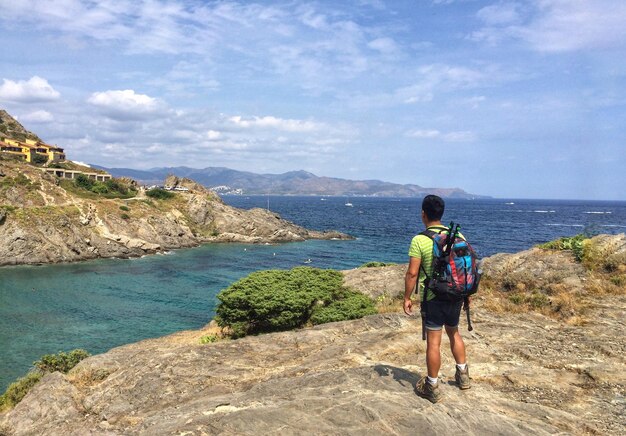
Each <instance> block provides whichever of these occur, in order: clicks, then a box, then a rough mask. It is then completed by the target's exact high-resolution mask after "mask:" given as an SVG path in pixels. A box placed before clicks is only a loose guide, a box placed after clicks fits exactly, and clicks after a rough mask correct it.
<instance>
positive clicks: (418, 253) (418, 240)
mask: <svg viewBox="0 0 626 436" xmlns="http://www.w3.org/2000/svg"><path fill="white" fill-rule="evenodd" d="M426 230H432V231H434V232H437V233H439V232H440V231H441V230H445V233H448V232H447V230H448V228H447V227H446V226H443V225H441V226H439V225H437V226H430V227H428V228H427V229H426ZM459 236H460V237H463V235H461V233H459ZM409 257H415V258H417V259H421V260H422V266H420V270H419V274H418V276H417V287H418V289H419V291H418V295H419V299H420V301H422V298H423V295H424V281H425V280H426V276H425V275H424V271H426V274H428V276H431V275H432V273H433V240H432V239H430V238H429V237H428V236H426V235H417V236H415V237H413V239H412V240H411V246H410V247H409ZM422 267H423V268H424V270H422ZM433 298H435V294H434V293H433V291H428V294H427V295H426V299H427V300H432V299H433Z"/></svg>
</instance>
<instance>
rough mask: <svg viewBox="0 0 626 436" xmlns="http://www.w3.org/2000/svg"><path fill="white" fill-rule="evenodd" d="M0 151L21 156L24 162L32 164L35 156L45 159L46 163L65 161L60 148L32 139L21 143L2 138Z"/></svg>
mask: <svg viewBox="0 0 626 436" xmlns="http://www.w3.org/2000/svg"><path fill="white" fill-rule="evenodd" d="M0 151H1V152H3V153H9V154H13V155H18V156H21V157H23V158H24V160H26V162H32V161H33V158H34V157H35V156H37V155H39V156H43V157H45V158H46V159H47V163H51V162H59V161H62V160H65V153H64V152H63V149H62V148H61V147H57V146H56V145H50V144H46V143H44V142H41V141H34V140H32V139H26V141H24V142H22V141H17V140H15V139H9V138H3V139H2V140H0Z"/></svg>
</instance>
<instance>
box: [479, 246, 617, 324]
mask: <svg viewBox="0 0 626 436" xmlns="http://www.w3.org/2000/svg"><path fill="white" fill-rule="evenodd" d="M538 248H541V249H542V250H557V251H571V253H572V256H573V258H574V259H575V260H576V261H577V262H579V263H580V265H582V267H583V268H584V271H585V276H584V277H577V276H571V277H567V276H565V275H564V272H563V271H560V270H554V271H549V270H548V271H544V272H543V273H542V274H540V275H538V274H537V273H536V272H535V271H534V270H533V268H524V267H520V266H519V265H516V264H511V265H510V266H509V267H506V265H505V269H504V270H503V271H501V272H500V273H498V276H497V277H490V276H488V275H485V276H484V277H483V279H482V281H481V289H480V292H479V293H478V294H477V298H479V299H483V300H484V301H485V307H486V308H488V309H490V310H493V311H495V312H512V313H515V312H518V313H519V312H526V311H536V312H540V313H543V314H545V315H548V316H553V317H556V318H558V319H561V320H564V321H566V322H567V323H569V324H575V325H576V324H581V323H584V322H586V320H585V317H584V316H585V313H586V312H587V310H588V308H589V307H590V305H591V304H592V303H593V301H594V300H595V299H598V298H602V296H603V295H607V294H613V295H624V294H626V254H625V253H624V252H623V251H621V252H620V251H619V250H618V248H619V247H617V246H613V245H612V244H611V243H607V242H606V241H605V242H600V240H598V239H592V238H591V237H589V236H587V235H585V234H580V235H576V236H572V237H564V238H560V239H557V240H554V241H550V242H547V243H545V244H541V245H539V246H538ZM548 253H549V251H547V253H546V254H548ZM565 274H567V273H565ZM569 274H572V273H569ZM565 279H569V280H573V282H570V283H576V282H577V281H578V280H580V282H579V284H578V285H576V284H569V283H568V282H566V281H565Z"/></svg>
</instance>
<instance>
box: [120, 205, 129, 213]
mask: <svg viewBox="0 0 626 436" xmlns="http://www.w3.org/2000/svg"><path fill="white" fill-rule="evenodd" d="M120 210H123V211H124V212H128V211H130V207H128V206H124V205H122V206H120Z"/></svg>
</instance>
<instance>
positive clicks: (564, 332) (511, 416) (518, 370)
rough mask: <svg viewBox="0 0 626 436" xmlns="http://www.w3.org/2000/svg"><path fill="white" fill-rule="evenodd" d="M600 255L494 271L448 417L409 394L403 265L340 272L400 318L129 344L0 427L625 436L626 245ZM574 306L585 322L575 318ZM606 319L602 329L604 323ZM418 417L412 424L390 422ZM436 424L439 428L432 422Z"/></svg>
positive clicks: (49, 380) (514, 262) (415, 370)
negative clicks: (458, 429) (425, 428)
mask: <svg viewBox="0 0 626 436" xmlns="http://www.w3.org/2000/svg"><path fill="white" fill-rule="evenodd" d="M591 241H592V242H590V243H589V246H588V249H589V251H588V255H589V257H588V258H587V261H586V262H587V263H581V262H577V261H575V260H574V257H573V255H572V253H571V252H570V251H567V250H546V249H541V248H533V249H530V250H525V251H522V252H518V253H512V254H496V255H494V256H491V257H489V258H487V259H485V260H484V263H483V267H484V270H485V274H486V277H485V280H484V282H483V285H484V287H483V288H482V289H481V291H479V293H478V294H477V295H476V298H475V300H473V305H472V307H473V312H472V313H473V315H472V318H473V324H474V327H475V330H474V331H473V332H471V333H468V332H466V331H465V328H466V325H465V321H464V320H463V321H462V325H461V328H462V329H463V330H464V332H463V336H464V338H466V345H467V348H468V356H470V365H471V368H472V384H473V387H472V389H471V390H470V391H468V392H460V391H458V390H456V389H455V388H454V386H453V385H451V383H452V380H453V376H454V374H453V371H452V370H451V369H450V368H453V366H454V362H453V361H452V360H451V356H450V355H449V353H444V355H443V366H442V369H441V374H440V377H441V378H442V380H443V381H444V384H443V390H444V395H445V401H444V402H443V403H441V404H438V405H437V409H436V410H434V409H433V408H432V405H431V404H430V403H428V402H427V401H424V400H422V399H420V398H419V397H417V396H416V395H415V393H414V391H413V386H414V385H415V383H417V381H418V380H419V378H420V377H421V376H423V375H424V372H423V371H424V368H423V361H422V359H423V355H424V353H425V345H424V343H423V342H422V341H420V340H419V335H418V333H419V319H418V317H407V316H405V315H403V314H401V313H397V312H398V311H399V310H400V306H399V300H395V298H397V297H398V296H399V295H401V294H402V289H401V283H402V274H403V270H404V268H405V265H394V266H388V267H375V268H364V269H361V270H350V271H343V274H344V280H345V281H346V282H349V283H350V287H353V288H359V289H360V290H362V291H363V292H364V293H366V294H367V295H369V296H370V297H372V298H375V299H378V300H380V301H381V302H383V303H384V304H388V306H387V308H388V313H381V314H378V315H371V316H367V317H365V318H362V319H360V320H354V321H343V322H336V323H329V324H323V325H320V326H316V327H312V328H304V329H301V330H295V331H285V332H279V333H269V334H262V335H258V336H249V337H245V338H243V339H237V340H227V339H226V340H218V341H217V342H215V343H204V342H202V338H203V337H204V336H206V335H210V334H212V333H213V331H214V328H215V327H214V326H213V325H211V324H208V325H206V326H205V327H204V328H201V329H198V330H186V331H179V332H177V333H173V334H171V335H167V336H163V337H159V338H154V339H146V340H143V341H140V342H136V343H129V344H127V345H123V346H120V347H116V348H113V349H111V350H109V351H108V352H105V353H102V354H99V355H95V356H92V357H89V358H87V359H85V360H84V361H82V362H81V363H79V364H78V365H77V366H76V367H75V368H74V369H73V370H72V371H70V373H69V374H67V375H64V374H61V373H53V374H47V375H45V376H44V378H43V379H42V381H41V382H39V384H38V385H36V386H35V387H34V388H33V389H32V391H31V392H30V393H29V394H28V395H27V396H26V398H25V399H24V400H23V401H22V402H21V403H19V404H18V405H17V406H16V407H15V408H14V409H12V410H11V411H7V412H4V413H0V428H2V426H4V429H5V430H6V431H7V432H9V431H10V434H15V435H20V434H32V433H47V432H50V431H53V430H54V431H58V432H64V433H72V432H74V431H78V430H79V429H82V430H85V429H89V430H90V431H92V432H94V433H96V434H100V433H102V434H142V433H146V432H149V433H153V434H162V433H173V432H183V431H191V432H193V431H194V429H195V430H198V429H205V430H208V429H212V430H211V431H214V432H221V431H224V432H226V431H230V432H236V433H241V434H247V433H252V432H258V431H259V429H261V431H263V432H268V433H272V432H279V431H280V429H281V428H282V429H283V430H284V428H296V429H298V431H300V432H313V433H316V432H317V433H320V432H321V433H333V432H334V433H336V432H357V433H363V432H368V433H375V434H383V433H385V432H387V433H388V432H389V429H393V430H394V431H395V432H396V433H399V434H409V433H410V432H411V431H414V429H415V428H416V427H419V426H420V425H425V424H424V423H425V422H428V423H430V425H435V427H433V431H436V432H437V431H441V432H442V433H443V432H446V431H447V430H449V428H450V426H454V425H458V422H456V419H458V418H456V417H457V416H458V415H459V414H463V416H467V419H466V420H465V421H464V428H465V429H466V431H470V432H472V433H484V432H492V433H493V432H499V433H509V432H513V431H524V432H528V433H563V432H565V433H577V434H578V433H587V432H600V433H603V434H620V433H621V432H622V431H623V430H624V428H625V426H624V423H623V422H620V421H619V420H616V419H615V416H619V410H620V402H619V401H618V400H619V398H620V397H619V394H618V393H617V392H620V390H622V391H623V389H624V387H626V378H624V374H626V368H625V367H624V365H625V364H624V362H623V359H621V354H620V352H619V350H620V349H623V346H624V337H626V336H624V333H625V332H624V329H625V328H626V326H625V324H624V321H623V316H622V315H623V311H624V309H625V308H626V293H625V292H624V285H626V283H622V282H621V281H618V280H614V281H615V283H618V282H619V283H621V285H619V286H618V285H615V286H614V289H613V290H610V289H608V288H606V286H605V287H604V289H603V288H602V287H599V286H598V285H601V284H603V283H604V284H606V283H608V282H607V280H608V278H610V277H623V276H624V273H625V272H626V262H625V261H624V256H625V255H626V236H625V235H624V234H621V235H615V236H607V235H600V236H598V237H595V238H594V239H593V240H591ZM592 261H593V262H599V263H597V264H596V263H593V264H592V263H589V262H592ZM606 265H616V267H615V268H616V270H615V271H614V272H613V273H611V272H607V271H605V266H606ZM507 280H509V281H510V280H513V281H514V283H515V286H514V287H513V289H511V288H510V285H509V284H507V283H509V282H508V281H507ZM385 286H388V287H387V288H385ZM620 286H621V287H620ZM597 292H602V294H601V298H598V295H597V294H595V293H597ZM538 293H543V295H545V301H544V300H542V299H540V298H538ZM515 295H517V296H523V295H528V296H532V299H531V300H528V301H525V300H523V299H518V297H516V298H513V299H512V298H510V297H511V296H515ZM387 298H389V300H388V301H387ZM568 298H569V299H568ZM572 298H573V299H574V300H573V302H572V300H571V299H572ZM581 300H582V301H581ZM539 302H543V303H542V304H543V306H541V307H540V306H538V303H539ZM574 302H575V303H577V304H583V303H584V305H585V306H580V307H578V306H567V304H573V303H574ZM496 303H497V304H496ZM580 314H582V318H581V315H580ZM598 317H601V318H602V323H597V322H595V321H593V320H596V319H598ZM585 320H587V321H585ZM590 320H591V322H589V321H590ZM607 329H609V330H610V331H612V332H614V333H615V334H611V335H608V334H607V333H606V331H607ZM173 355H175V356H176V358H174V359H173V358H172V356H173ZM225 363H228V364H227V365H226V364H225ZM468 395H469V397H468ZM580 398H585V399H587V400H588V399H591V401H584V402H582V403H581V402H580V400H579V399H580ZM406 407H409V408H410V410H411V413H409V414H405V415H403V416H404V419H403V420H397V419H394V416H396V415H394V413H395V414H397V410H398V408H406ZM303 408H304V409H303ZM303 410H304V411H305V412H303ZM311 411H313V413H312V412H311ZM373 411H376V412H373ZM394 411H395V412H394ZM433 411H435V412H436V413H437V414H438V415H437V416H438V420H437V424H432V421H430V420H428V417H429V416H430V417H432V413H433ZM470 412H471V413H470ZM372 413H374V416H375V418H372ZM345 416H349V417H350V419H349V420H346V419H344V418H342V417H345ZM311 417H314V418H311ZM285 425H287V427H284V426H285Z"/></svg>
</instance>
